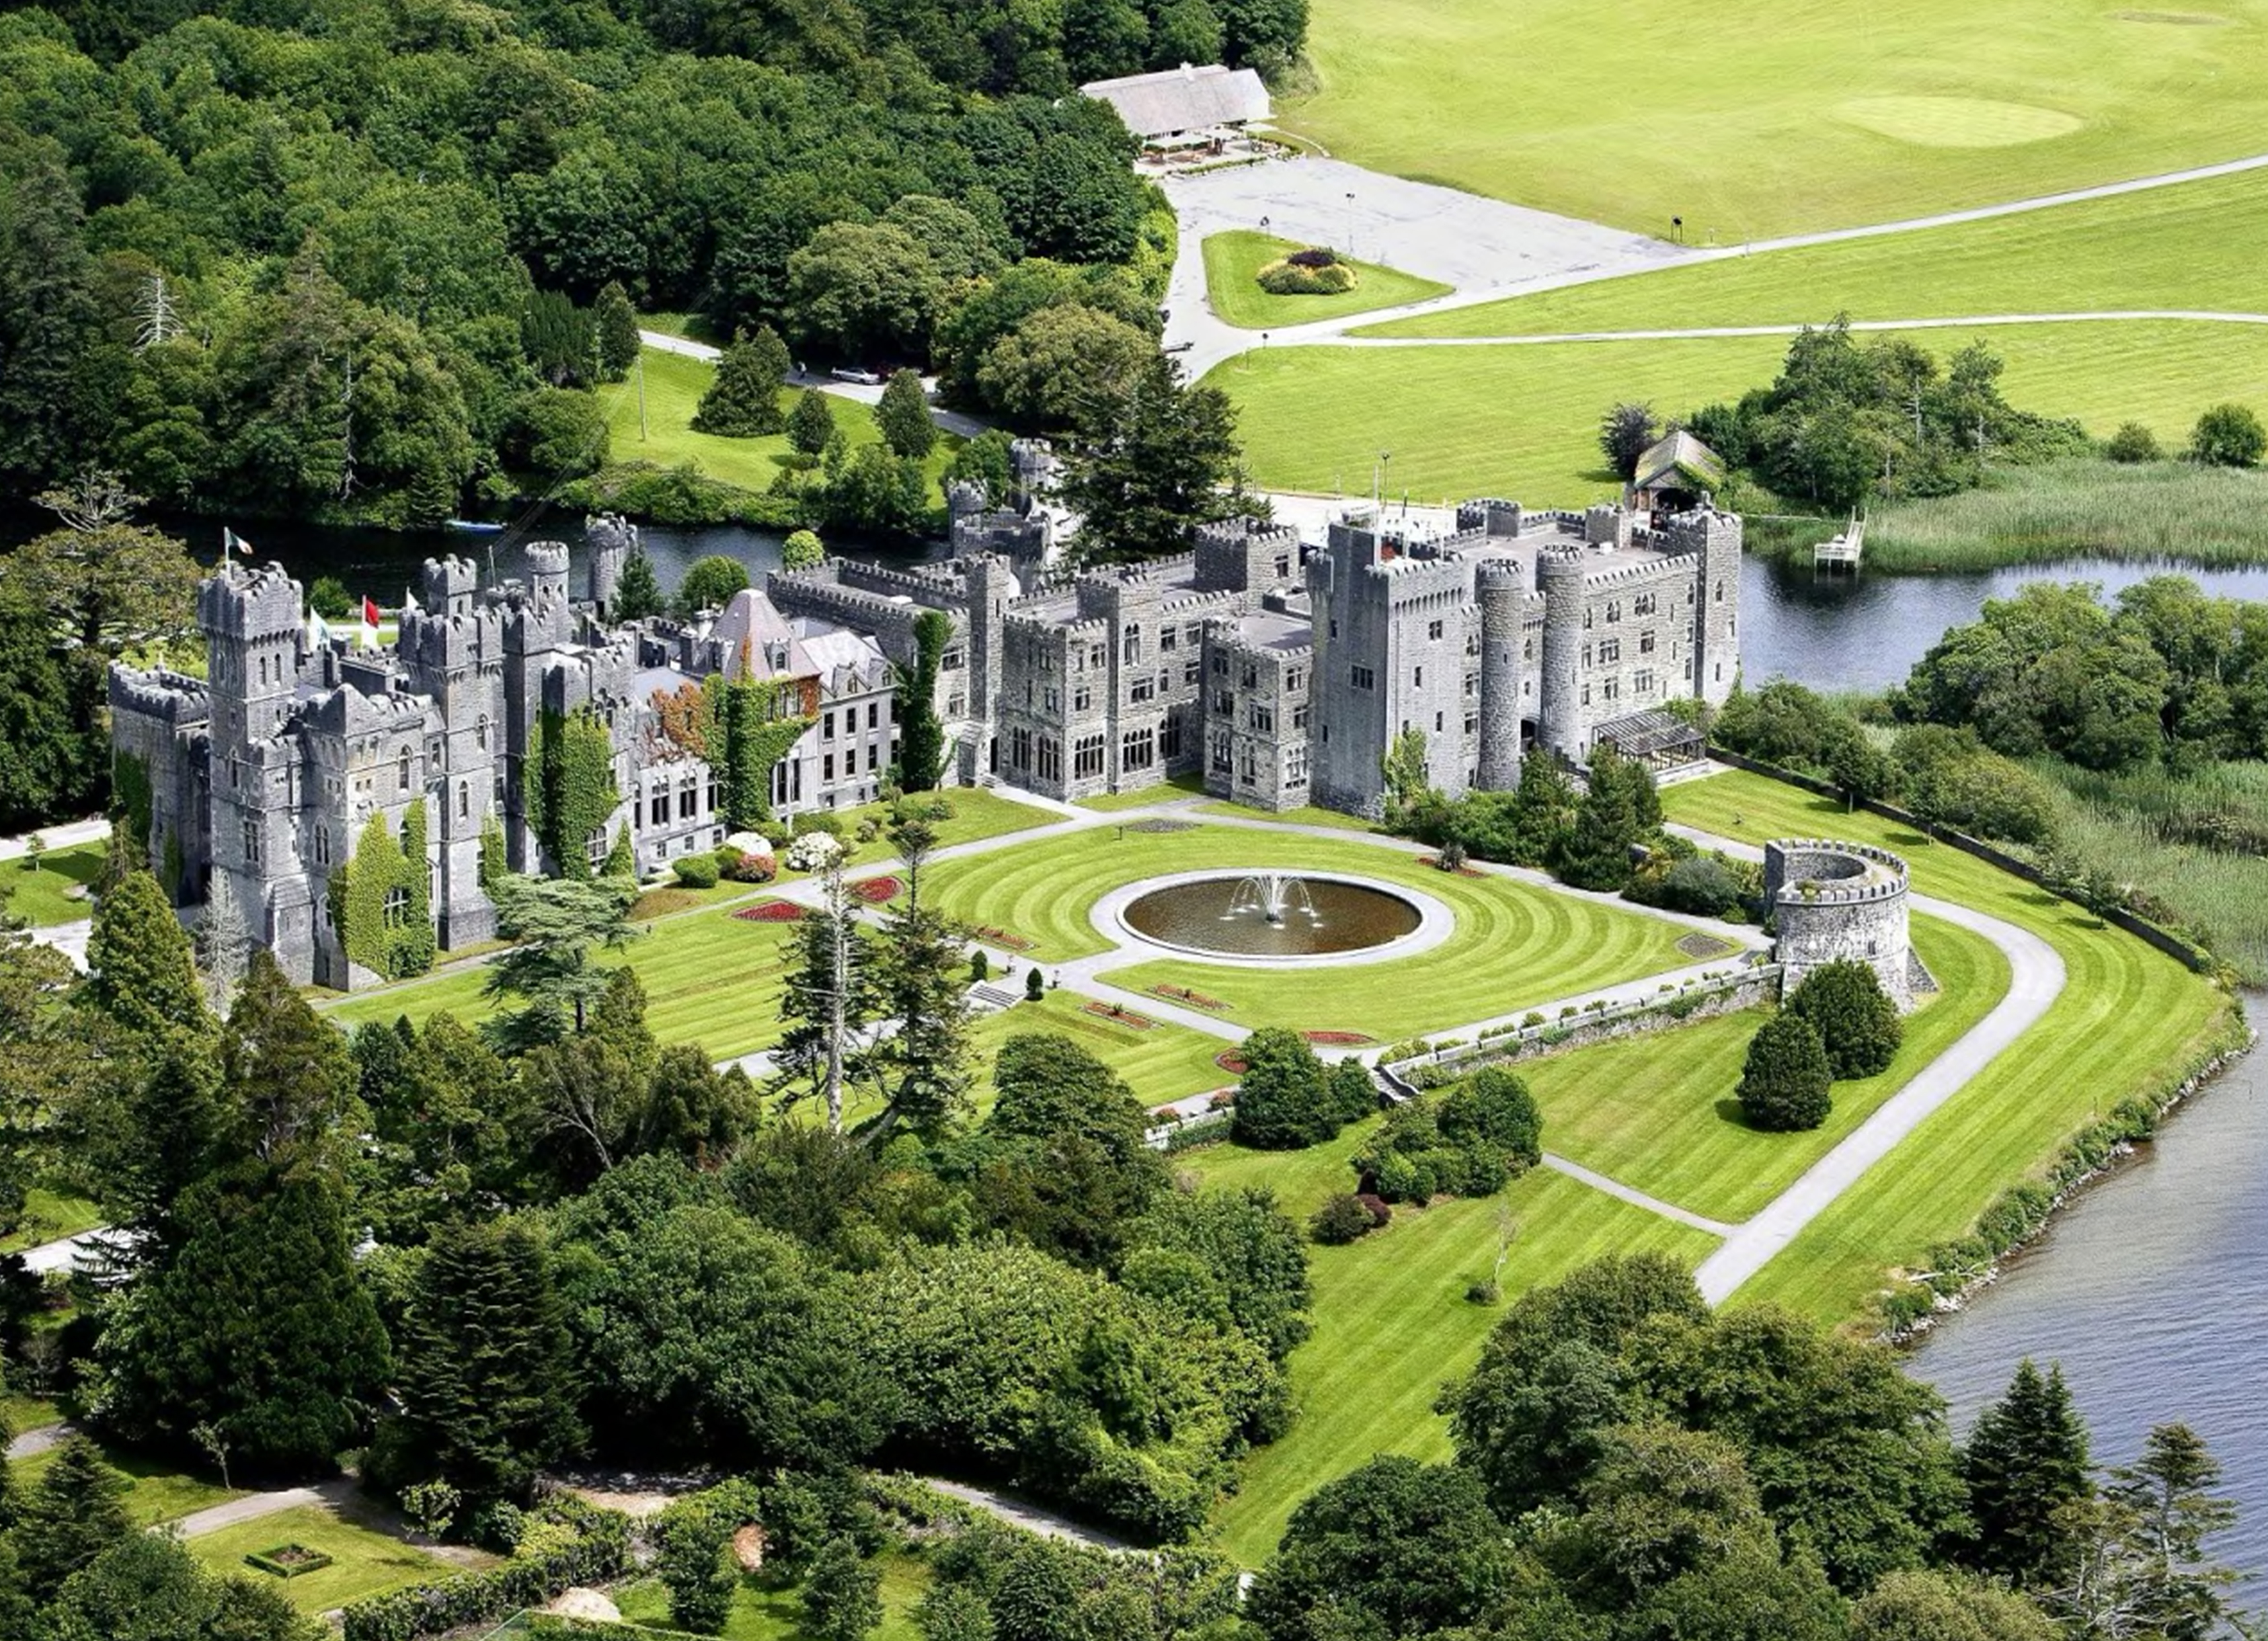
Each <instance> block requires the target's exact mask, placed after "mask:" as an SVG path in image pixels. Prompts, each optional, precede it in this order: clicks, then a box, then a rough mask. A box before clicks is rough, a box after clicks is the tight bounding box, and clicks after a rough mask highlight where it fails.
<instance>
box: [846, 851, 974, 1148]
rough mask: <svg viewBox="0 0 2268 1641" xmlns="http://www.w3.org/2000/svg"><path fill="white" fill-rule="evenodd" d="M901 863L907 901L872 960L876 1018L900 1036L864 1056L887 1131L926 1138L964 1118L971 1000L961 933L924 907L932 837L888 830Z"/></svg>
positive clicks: (894, 1035)
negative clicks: (893, 1024) (883, 1105)
mask: <svg viewBox="0 0 2268 1641" xmlns="http://www.w3.org/2000/svg"><path fill="white" fill-rule="evenodd" d="M890 842H891V843H894V844H895V845H896V847H897V851H898V858H899V859H900V860H902V862H904V863H905V879H906V899H905V903H904V905H903V907H902V909H898V910H896V911H894V912H892V913H891V914H890V916H889V918H888V920H887V922H886V923H885V924H884V925H883V929H882V938H881V940H880V943H879V944H878V947H877V950H876V952H875V961H874V975H875V991H876V994H877V996H878V997H879V998H880V1013H881V1014H882V1016H883V1017H884V1018H886V1019H895V1020H896V1021H897V1023H898V1028H897V1030H896V1031H895V1032H894V1033H892V1034H890V1035H889V1036H888V1037H887V1038H885V1039H884V1040H883V1041H881V1042H880V1043H878V1044H877V1045H876V1046H875V1048H874V1049H873V1053H872V1055H871V1056H869V1059H870V1063H871V1064H872V1065H873V1068H874V1071H875V1074H876V1076H877V1078H879V1080H880V1083H881V1085H882V1093H883V1097H884V1099H885V1100H887V1110H886V1111H885V1113H884V1115H883V1127H884V1129H885V1130H888V1129H891V1128H908V1129H911V1130H914V1131H915V1132H917V1133H922V1134H931V1133H935V1132H937V1131H939V1130H942V1129H946V1128H949V1127H951V1126H952V1125H953V1124H954V1123H955V1122H959V1121H960V1120H961V1118H962V1117H964V1116H966V1115H968V1090H969V1082H970V1075H969V1056H968V995H967V988H968V982H967V980H966V978H965V976H964V974H963V970H962V965H963V964H964V962H965V961H966V957H965V955H964V950H965V946H966V942H965V939H964V936H963V931H961V929H960V928H958V927H957V926H956V925H954V924H952V923H951V922H949V921H948V920H947V919H946V918H945V917H944V916H941V915H940V914H939V912H938V911H937V910H935V909H933V908H932V907H927V906H924V905H923V904H922V903H921V879H922V871H923V868H924V865H926V863H927V861H928V859H929V855H930V851H931V850H932V849H933V848H934V847H935V846H936V842H937V839H936V835H935V834H934V833H933V832H932V831H931V829H930V828H929V826H928V824H927V823H926V822H924V821H906V822H904V823H903V824H902V825H899V826H895V827H893V828H890Z"/></svg>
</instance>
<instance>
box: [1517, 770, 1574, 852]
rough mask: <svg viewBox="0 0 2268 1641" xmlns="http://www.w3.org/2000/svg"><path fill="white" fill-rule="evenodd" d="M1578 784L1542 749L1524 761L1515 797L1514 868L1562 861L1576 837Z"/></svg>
mask: <svg viewBox="0 0 2268 1641" xmlns="http://www.w3.org/2000/svg"><path fill="white" fill-rule="evenodd" d="M1576 806H1577V799H1576V797H1575V784H1574V783H1573V782H1572V781H1571V780H1569V779H1568V778H1567V771H1566V769H1565V766H1563V765H1562V764H1561V763H1560V762H1559V760H1558V759H1557V757H1555V756H1553V755H1552V754H1551V753H1550V752H1549V751H1548V750H1546V749H1545V748H1543V747H1535V749H1533V750H1532V751H1530V752H1529V753H1528V755H1527V756H1526V757H1524V758H1522V759H1521V761H1520V786H1519V789H1518V791H1516V792H1515V793H1514V794H1513V804H1512V827H1513V839H1514V842H1515V844H1516V850H1515V852H1514V853H1513V864H1514V865H1522V866H1548V865H1550V864H1551V863H1552V862H1554V861H1556V860H1557V859H1559V858H1560V857H1561V856H1562V855H1563V854H1564V853H1565V850H1566V849H1567V841H1568V839H1569V838H1570V837H1572V835H1574V830H1575V811H1576Z"/></svg>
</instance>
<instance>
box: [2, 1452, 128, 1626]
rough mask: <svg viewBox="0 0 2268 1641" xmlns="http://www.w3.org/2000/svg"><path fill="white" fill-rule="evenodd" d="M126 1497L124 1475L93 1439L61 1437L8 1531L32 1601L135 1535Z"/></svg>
mask: <svg viewBox="0 0 2268 1641" xmlns="http://www.w3.org/2000/svg"><path fill="white" fill-rule="evenodd" d="M125 1497H126V1478H125V1477H124V1476H122V1475H119V1474H118V1472H117V1471H115V1470H114V1469H112V1468H110V1467H109V1466H108V1465H107V1464H105V1463H103V1461H102V1454H101V1453H100V1452H99V1451H98V1450H97V1449H96V1447H95V1445H94V1444H93V1443H92V1442H91V1441H89V1440H88V1439H86V1438H85V1437H84V1436H79V1435H72V1436H68V1437H65V1438H64V1439H63V1444H62V1445H61V1446H59V1447H58V1448H57V1449H56V1450H55V1458H54V1459H53V1460H52V1461H49V1463H48V1468H46V1469H45V1470H43V1471H41V1472H40V1479H39V1481H38V1482H37V1483H34V1484H33V1488H32V1490H31V1491H30V1492H29V1493H28V1494H26V1496H25V1498H24V1500H23V1504H22V1505H21V1506H20V1508H19V1509H18V1512H17V1516H16V1521H15V1525H14V1526H13V1527H11V1528H10V1530H9V1534H10V1538H11V1541H12V1542H13V1544H14V1546H15V1551H16V1564H17V1568H18V1573H19V1576H20V1577H21V1578H22V1579H23V1585H24V1588H25V1590H26V1593H29V1594H30V1596H31V1597H32V1599H33V1601H37V1602H40V1603H41V1604H45V1603H46V1602H48V1601H53V1600H54V1599H55V1593H56V1592H57V1591H58V1590H60V1589H61V1588H63V1581H64V1580H65V1579H67V1578H70V1576H71V1575H72V1574H73V1573H75V1572H77V1571H78V1570H79V1569H80V1568H82V1567H85V1566H86V1565H88V1564H90V1563H92V1561H94V1559H95V1558H96V1557H97V1556H100V1555H101V1554H102V1553H103V1551H105V1550H107V1549H109V1548H110V1547H111V1546H112V1545H114V1544H115V1543H118V1542H120V1541H122V1540H123V1539H126V1538H129V1537H131V1536H133V1534H134V1531H135V1529H134V1526H133V1523H132V1522H131V1521H130V1520H128V1518H127V1514H126V1505H125V1504H124V1502H123V1501H124V1499H125Z"/></svg>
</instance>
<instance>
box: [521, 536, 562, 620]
mask: <svg viewBox="0 0 2268 1641" xmlns="http://www.w3.org/2000/svg"><path fill="white" fill-rule="evenodd" d="M526 552H527V591H528V593H529V595H530V596H531V597H533V598H534V600H535V602H536V603H538V604H541V605H552V606H559V607H563V606H564V605H565V604H566V602H567V544H566V543H565V542H563V541H530V542H529V543H528V544H527V549H526Z"/></svg>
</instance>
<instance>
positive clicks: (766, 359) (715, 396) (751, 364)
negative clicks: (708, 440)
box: [693, 326, 793, 438]
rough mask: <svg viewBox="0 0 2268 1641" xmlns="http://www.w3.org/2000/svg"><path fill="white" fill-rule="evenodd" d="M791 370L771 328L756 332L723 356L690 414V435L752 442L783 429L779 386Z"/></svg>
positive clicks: (779, 342)
mask: <svg viewBox="0 0 2268 1641" xmlns="http://www.w3.org/2000/svg"><path fill="white" fill-rule="evenodd" d="M792 368H793V366H792V362H791V361H790V360H789V358H788V356H787V344H786V343H785V342H782V341H781V340H780V339H779V334H778V333H777V331H774V330H773V329H772V328H771V327H770V326H759V327H757V328H756V329H755V331H753V332H751V333H750V334H748V335H744V336H742V337H741V338H740V340H739V341H738V342H734V343H733V345H732V346H731V347H729V348H727V349H725V357H723V358H722V359H720V360H719V361H718V364H717V374H716V375H715V376H713V377H711V379H710V382H709V386H708V387H707V388H706V389H705V390H704V391H703V394H702V395H701V403H700V404H699V406H698V407H696V408H695V410H694V412H693V430H694V431H695V432H696V433H719V434H722V435H724V436H725V438H759V437H761V436H762V435H764V434H768V433H777V432H778V431H779V430H781V429H782V428H784V427H785V426H786V425H787V417H786V416H785V415H784V413H783V412H782V411H781V409H780V402H779V401H780V384H781V383H782V382H784V381H785V380H786V379H787V375H788V372H789V371H790V370H791V369H792Z"/></svg>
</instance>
